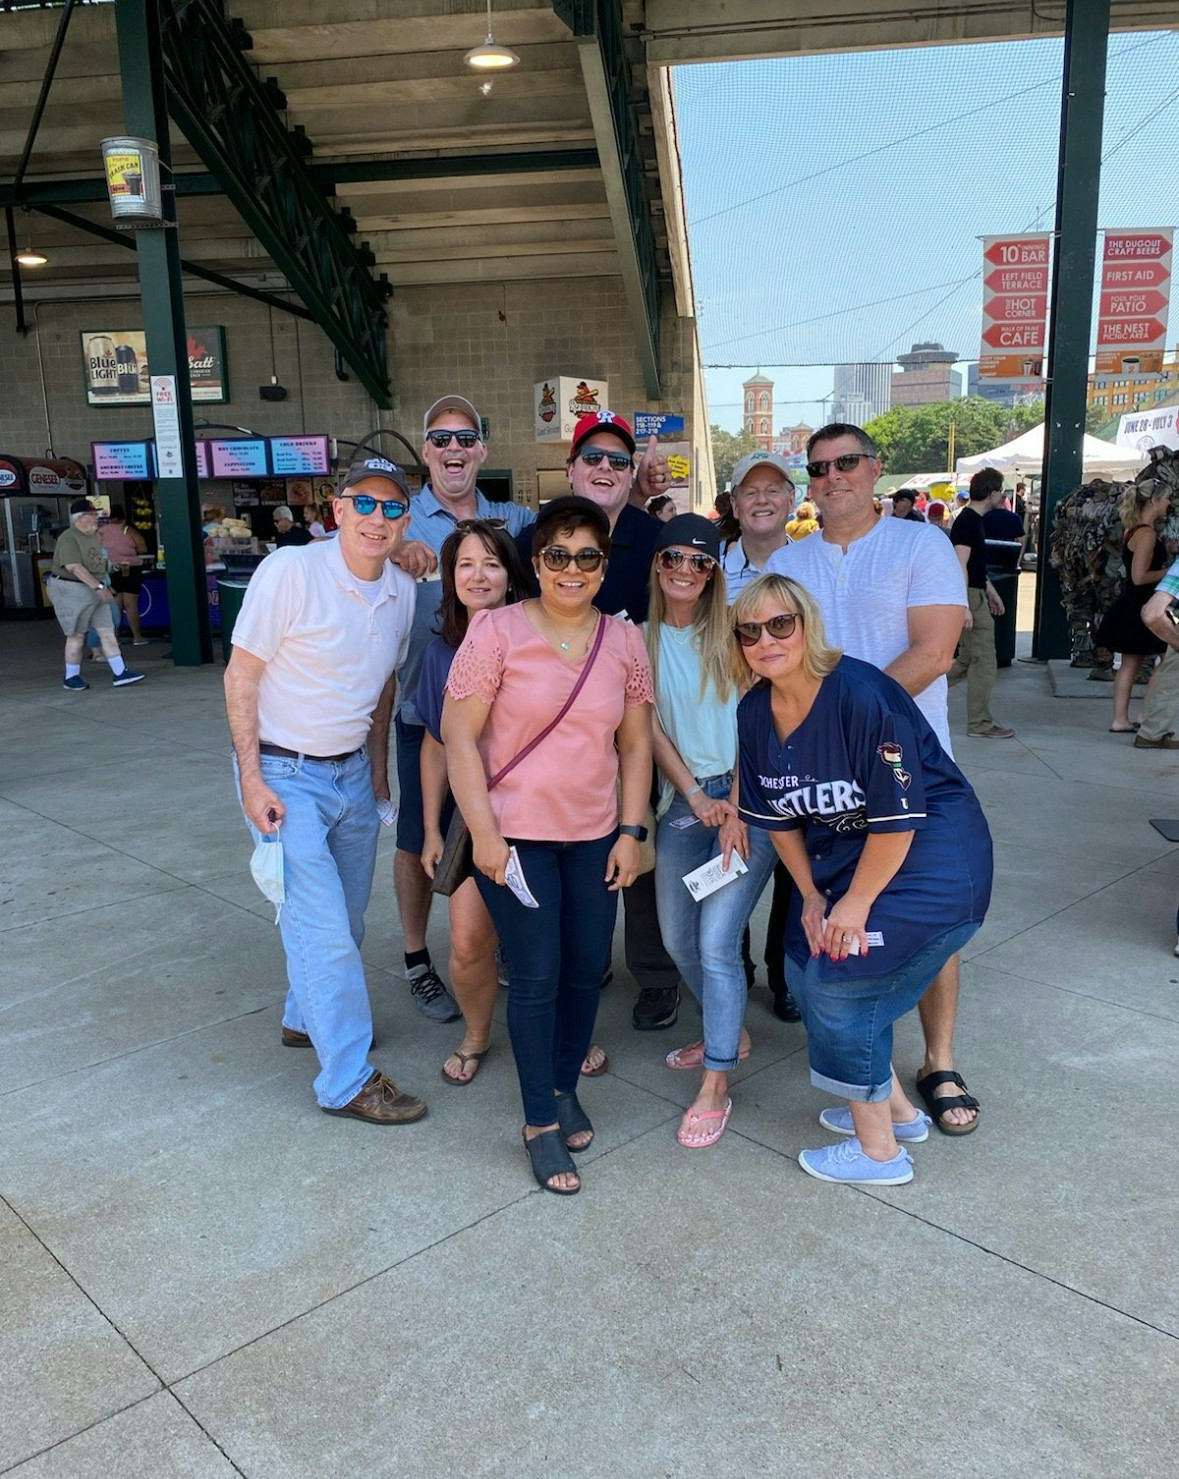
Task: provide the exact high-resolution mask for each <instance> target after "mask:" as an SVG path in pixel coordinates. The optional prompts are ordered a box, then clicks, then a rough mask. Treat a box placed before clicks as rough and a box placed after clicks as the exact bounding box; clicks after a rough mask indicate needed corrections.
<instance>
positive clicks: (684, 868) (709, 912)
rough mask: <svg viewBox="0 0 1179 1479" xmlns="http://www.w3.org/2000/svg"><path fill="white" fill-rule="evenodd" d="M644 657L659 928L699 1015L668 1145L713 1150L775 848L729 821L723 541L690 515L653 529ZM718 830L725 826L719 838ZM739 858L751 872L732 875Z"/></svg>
mask: <svg viewBox="0 0 1179 1479" xmlns="http://www.w3.org/2000/svg"><path fill="white" fill-rule="evenodd" d="M646 633H647V653H648V656H649V657H650V659H651V671H652V675H653V677H654V680H655V738H654V749H655V761H656V764H657V765H658V766H659V769H660V770H661V771H662V773H663V775H664V777H666V780H665V782H664V786H663V795H662V796H661V798H660V807H659V811H660V819H659V828H658V832H657V834H656V835H657V841H656V846H655V896H656V900H657V903H658V908H659V926H660V929H661V931H662V933H663V939H664V942H665V943H666V945H667V948H668V950H669V951H670V953H671V956H672V959H673V960H674V961H675V963H676V965H677V966H678V967H679V970H680V974H681V975H682V976H683V978H684V980H685V982H686V983H687V985H688V987H689V988H690V990H691V991H692V994H693V995H694V996H695V997H696V999H697V1000H698V1001H699V1002H700V1006H701V1009H702V1011H703V1014H704V1037H703V1039H702V1040H701V1041H700V1042H694V1043H690V1044H689V1045H688V1046H687V1047H683V1048H678V1049H676V1051H675V1052H672V1053H669V1054H668V1055H667V1066H668V1067H669V1068H686V1069H691V1068H700V1069H703V1073H704V1076H703V1079H702V1081H701V1085H700V1092H699V1093H698V1094H697V1096H696V1100H695V1102H694V1103H693V1105H692V1107H691V1108H690V1109H689V1110H688V1111H687V1112H686V1113H685V1115H684V1117H683V1120H682V1121H681V1123H680V1128H679V1132H678V1134H677V1136H676V1139H677V1140H678V1141H679V1143H680V1144H681V1145H682V1146H684V1147H686V1148H687V1149H690V1150H698V1149H702V1148H704V1147H705V1146H709V1145H715V1144H716V1142H717V1141H718V1140H719V1139H720V1137H721V1136H722V1135H723V1134H724V1132H725V1127H726V1126H727V1125H728V1122H729V1115H730V1114H731V1113H732V1109H733V1101H732V1100H731V1099H730V1098H729V1091H728V1084H729V1074H730V1073H731V1072H732V1071H733V1070H734V1069H735V1068H736V1067H737V1064H738V1061H739V1060H740V1059H742V1058H746V1057H748V1056H749V1036H748V1034H747V1033H746V1032H745V1031H744V1029H743V1027H742V1021H743V1019H744V1016H745V1001H746V996H747V990H748V988H747V987H746V983H745V971H744V968H743V966H742V963H741V936H742V933H743V932H744V929H745V926H746V924H748V922H749V916H750V915H751V914H752V913H753V910H754V907H755V905H756V904H757V901H758V899H759V898H760V896H761V892H762V890H763V889H764V887H765V885H766V882H767V880H768V879H769V877H770V875H771V873H772V872H773V870H774V861H775V853H774V849H773V844H772V843H771V842H769V840H768V839H767V838H765V837H762V836H761V835H759V834H758V833H757V832H753V833H750V832H749V831H748V830H747V829H746V827H745V826H744V824H743V823H741V822H740V821H739V820H738V819H737V806H736V803H737V794H736V785H735V780H734V770H735V767H736V761H737V700H738V698H740V696H741V695H740V692H739V690H738V686H737V682H736V680H735V678H734V675H733V667H732V645H733V638H732V633H731V623H730V621H729V615H728V605H727V593H726V590H725V575H724V571H723V570H722V568H721V566H720V540H719V538H718V537H717V532H716V528H715V526H714V525H713V524H712V523H711V522H710V521H709V520H708V519H703V518H701V517H700V516H699V515H698V514H679V515H678V516H677V517H676V518H674V519H672V520H671V521H670V522H669V523H667V524H665V525H664V527H663V528H662V530H660V533H659V537H658V539H657V541H656V544H655V558H654V561H653V564H652V570H651V607H650V617H649V620H648V622H647V627H646ZM722 829H723V830H722ZM730 853H733V854H739V855H740V858H741V861H742V862H743V863H744V864H745V865H746V867H747V869H748V871H747V872H744V873H741V874H739V875H738V874H736V873H735V871H734V870H735V868H736V867H737V863H736V858H735V857H733V858H732V860H731V861H730V858H729V855H730ZM722 854H723V855H724V856H725V859H726V862H729V867H728V868H727V869H725V870H724V871H725V872H726V873H727V874H728V877H727V878H726V881H725V882H724V883H723V884H722V885H721V886H720V887H719V888H717V889H716V890H715V891H714V892H712V893H708V894H707V895H706V896H703V897H698V896H697V895H696V894H695V893H693V892H692V891H691V890H690V889H689V887H688V886H687V885H686V884H685V883H684V876H685V874H690V873H692V872H693V870H694V869H697V868H699V867H701V866H702V865H703V864H706V863H708V862H709V861H711V860H712V859H714V858H716V857H717V856H718V855H722Z"/></svg>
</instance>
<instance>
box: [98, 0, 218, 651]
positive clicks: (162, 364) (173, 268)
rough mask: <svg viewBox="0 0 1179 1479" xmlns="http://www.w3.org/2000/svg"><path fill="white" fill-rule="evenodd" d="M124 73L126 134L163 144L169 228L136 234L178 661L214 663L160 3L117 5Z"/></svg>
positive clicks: (120, 1) (126, 0)
mask: <svg viewBox="0 0 1179 1479" xmlns="http://www.w3.org/2000/svg"><path fill="white" fill-rule="evenodd" d="M115 24H116V28H117V31H118V37H119V69H120V72H121V74H122V77H121V80H122V89H123V117H124V119H125V121H126V127H127V132H128V133H129V134H131V135H132V136H133V137H135V138H140V139H152V140H154V141H155V143H156V144H158V146H159V150H160V165H161V171H162V175H163V185H164V189H163V192H162V194H163V207H164V211H163V214H164V226H163V228H162V229H160V228H153V227H147V228H144V229H139V230H137V231H136V232H135V244H136V251H137V253H138V257H139V291H140V295H141V297H142V299H143V325H144V331H145V333H146V336H147V360H148V364H149V365H150V366H151V372H152V374H153V375H173V376H175V378H176V399H177V403H178V406H179V410H180V435H181V439H182V441H183V444H184V476H183V477H182V478H166V479H163V480H162V481H160V482H158V483H157V484H156V500H157V507H158V509H159V515H160V533H161V535H162V536H163V543H164V553H165V557H166V559H167V568H168V605H169V607H170V608H171V612H172V660H173V661H174V662H175V663H177V664H178V665H180V666H183V667H195V666H197V665H198V664H200V663H205V662H212V661H213V642H212V637H211V635H210V630H209V601H208V595H207V587H206V577H205V556H204V541H203V538H202V534H201V495H200V488H199V486H198V484H197V475H196V447H195V445H194V442H193V426H192V393H191V389H190V387H189V381H188V345H187V334H186V330H185V323H184V281H183V277H182V275H181V267H180V243H179V241H178V240H177V232H176V192H175V191H174V190H172V189H170V188H169V186H170V185H171V183H172V173H171V163H172V158H171V150H170V147H169V142H168V112H167V105H166V102H165V97H164V73H163V68H162V66H161V60H160V59H161V55H162V53H161V46H160V18H159V9H158V0H115Z"/></svg>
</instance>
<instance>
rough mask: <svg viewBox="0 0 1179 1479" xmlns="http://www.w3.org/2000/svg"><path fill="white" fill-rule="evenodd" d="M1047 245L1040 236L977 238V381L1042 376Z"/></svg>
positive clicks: (1026, 234)
mask: <svg viewBox="0 0 1179 1479" xmlns="http://www.w3.org/2000/svg"><path fill="white" fill-rule="evenodd" d="M1048 240H1049V238H1048V236H1047V235H1046V234H1044V233H1040V234H1036V235H1032V234H1028V233H1019V234H1018V235H1013V236H987V237H984V238H983V263H984V275H983V323H982V350H981V352H980V354H979V360H978V373H979V375H980V376H985V377H987V378H988V379H992V380H1024V381H1026V380H1029V379H1035V378H1037V377H1038V376H1040V375H1042V374H1043V373H1044V349H1045V345H1046V344H1047V318H1048Z"/></svg>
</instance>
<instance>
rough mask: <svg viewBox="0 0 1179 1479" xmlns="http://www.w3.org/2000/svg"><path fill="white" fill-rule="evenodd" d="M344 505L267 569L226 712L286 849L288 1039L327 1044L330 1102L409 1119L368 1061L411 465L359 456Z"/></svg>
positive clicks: (405, 600) (396, 1121)
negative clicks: (373, 928)
mask: <svg viewBox="0 0 1179 1479" xmlns="http://www.w3.org/2000/svg"><path fill="white" fill-rule="evenodd" d="M333 513H334V516H335V520H336V523H337V525H338V527H339V537H338V538H337V539H332V540H321V541H316V542H315V543H312V544H308V545H305V546H302V547H296V546H291V547H288V548H286V549H278V550H275V551H274V553H273V554H271V555H269V556H268V557H267V558H266V559H265V560H264V561H263V562H262V564H261V566H260V567H259V568H258V570H257V572H256V573H255V574H254V576H253V578H252V579H251V581H250V584H249V588H248V589H247V591H246V596H245V600H244V601H243V603H242V609H241V613H240V615H239V616H238V618H237V621H236V623H235V625H234V629H233V653H232V655H231V657H230V660H229V663H228V665H227V667H226V669H225V708H226V712H227V714H228V717H229V732H230V735H231V737H232V740H233V750H234V771H235V775H236V779H237V785H238V795H239V797H240V799H241V805H242V811H243V813H244V814H245V818H246V824H247V826H248V827H249V829H250V833H251V835H252V837H253V838H254V841H255V843H256V844H261V843H262V842H263V841H264V840H265V839H270V840H271V841H272V842H275V841H276V842H277V844H278V845H279V846H281V849H282V865H283V866H282V872H283V889H282V891H284V892H285V897H284V898H283V899H282V901H281V904H280V912H279V920H278V923H279V928H280V930H281V932H282V942H283V948H284V950H285V951H286V960H287V979H288V982H289V990H288V992H287V999H286V1007H285V1009H284V1011H283V1018H282V1043H283V1046H284V1047H292V1048H313V1049H314V1050H315V1053H316V1055H317V1057H318V1058H319V1064H320V1072H319V1074H318V1076H317V1077H316V1080H315V1093H316V1098H317V1100H318V1102H319V1105H320V1108H321V1109H323V1110H324V1111H325V1112H326V1113H328V1114H338V1115H348V1116H350V1117H351V1118H354V1119H360V1120H364V1121H366V1122H367V1123H369V1124H377V1125H401V1124H408V1123H410V1122H411V1121H413V1120H417V1119H420V1118H421V1117H422V1115H424V1114H425V1112H426V1106H425V1104H424V1103H423V1102H422V1100H420V1099H418V1098H416V1097H415V1096H414V1095H412V1094H406V1093H403V1092H402V1091H401V1090H400V1089H398V1088H397V1086H396V1084H394V1083H393V1082H392V1080H391V1079H388V1078H386V1077H385V1075H384V1074H383V1073H380V1072H378V1071H377V1070H376V1069H374V1068H373V1066H372V1064H371V1063H370V1062H369V1061H368V1054H369V1049H370V1047H371V1046H372V1030H373V1023H372V1009H371V1006H370V1003H369V996H368V988H367V985H366V982H365V974H364V961H363V960H362V959H361V955H360V947H361V944H362V943H363V940H364V914H365V909H366V908H367V906H368V901H369V895H370V893H371V891H372V881H373V871H374V869H375V866H376V857H377V835H378V832H379V830H380V820H379V817H378V813H377V804H376V803H377V798H378V797H380V798H388V796H389V778H388V748H389V714H390V712H391V709H392V703H393V692H394V689H395V686H396V683H395V675H396V672H397V669H398V668H399V667H400V666H401V665H402V663H403V662H404V661H405V654H406V651H407V649H408V646H409V634H410V628H411V625H412V622H413V609H414V583H413V581H412V580H411V579H410V577H409V576H408V575H407V574H406V573H405V572H404V571H403V570H400V569H398V567H397V566H396V565H395V564H394V563H393V558H392V557H393V556H394V555H396V553H397V551H398V549H399V547H400V545H401V542H402V540H403V539H404V537H405V530H406V527H407V525H408V524H409V491H408V487H407V484H406V480H405V475H404V474H403V473H402V471H401V469H400V468H399V467H397V466H396V464H395V463H392V462H389V461H387V460H386V459H385V458H384V457H376V456H370V457H367V458H364V459H363V460H362V461H359V462H355V463H353V465H352V466H351V467H350V468H349V469H348V472H347V473H346V474H345V476H344V479H343V482H342V484H341V487H340V493H339V496H338V497H337V498H336V500H335V502H334V504H333ZM268 897H269V895H268ZM276 902H278V901H277V900H276Z"/></svg>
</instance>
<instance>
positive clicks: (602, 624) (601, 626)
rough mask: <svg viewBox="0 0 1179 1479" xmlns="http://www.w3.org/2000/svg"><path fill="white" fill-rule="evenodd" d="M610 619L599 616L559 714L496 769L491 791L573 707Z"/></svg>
mask: <svg viewBox="0 0 1179 1479" xmlns="http://www.w3.org/2000/svg"><path fill="white" fill-rule="evenodd" d="M609 620H610V618H609V617H608V616H602V615H599V616H598V629H597V631H596V632H595V633H594V644H593V646H592V647H591V648H590V654H589V657H588V658H587V659H586V664H585V667H584V668H582V670H581V673H580V675H579V676H578V679H577V682H576V683H575V684H574V685H573V691H572V692H571V693H570V695H569V697H568V698H567V699H566V700H565V702H564V703H563V704H562V705H561V708H560V712H559V713H558V714H557V716H556V718H555V719H552V720H550V722H549V723H548V724H546V725H545V727H544V728H543V729H542V730H541V731H540V733H539V734H538V735H537V736H536V737H535V739H532V740H530V741H529V742H528V744H526V745H525V746H524V748H523V749H522V750H521V751H520V752H519V753H518V754H517V755H515V756H513V757H512V759H511V760H509V761H508V763H507V764H506V765H505V766H504V767H503V769H502V770H499V771H496V773H495V775H493V776H492V777H491V779H490V780H489V781H488V782H487V789H488V790H489V791H490V790H491V788H492V786H498V785H499V783H500V781H502V780H503V778H504V776H506V775H507V773H508V772H509V771H510V770H515V768H516V766H517V765H519V764H520V762H521V760H526V759H527V758H528V756H529V755H531V754H532V752H533V750H535V749H536V747H537V745H539V744H540V742H541V740H543V739H547V738H548V736H549V735H550V734H552V732H553V730H554V729H556V727H557V725H558V724H560V722H561V720H562V719H564V717H565V715H566V714H567V713H568V712H569V710H570V709H571V708H572V707H573V701H574V699H576V697H577V695H578V694H579V693H580V692H581V689H582V685H583V684H584V683H585V680H586V679H587V678H588V677H589V675H590V669H591V668H592V667H593V665H594V661H595V659H596V658H597V655H598V649H599V648H600V647H601V645H602V639H603V637H604V636H605V635H606V623H607V622H608V621H609Z"/></svg>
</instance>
